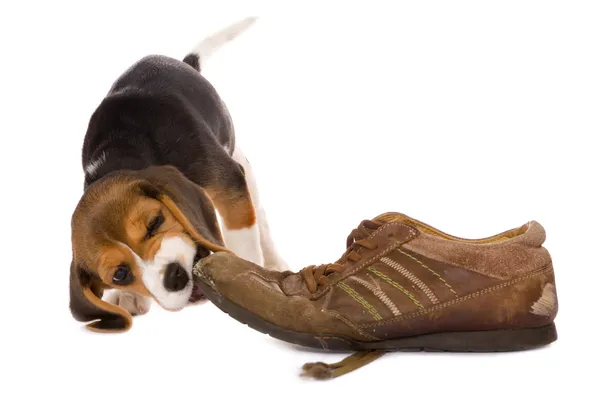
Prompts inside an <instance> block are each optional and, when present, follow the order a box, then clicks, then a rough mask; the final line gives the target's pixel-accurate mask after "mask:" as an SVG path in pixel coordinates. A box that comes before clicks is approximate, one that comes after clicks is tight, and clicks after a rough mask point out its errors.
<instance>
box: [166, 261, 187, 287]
mask: <svg viewBox="0 0 600 400" xmlns="http://www.w3.org/2000/svg"><path fill="white" fill-rule="evenodd" d="M189 280H190V278H188V275H187V273H186V272H185V269H183V267H182V266H181V264H179V263H171V264H169V265H167V270H166V271H165V283H164V285H165V289H167V290H168V291H169V292H178V291H180V290H181V289H183V288H184V287H185V285H187V283H188V281H189Z"/></svg>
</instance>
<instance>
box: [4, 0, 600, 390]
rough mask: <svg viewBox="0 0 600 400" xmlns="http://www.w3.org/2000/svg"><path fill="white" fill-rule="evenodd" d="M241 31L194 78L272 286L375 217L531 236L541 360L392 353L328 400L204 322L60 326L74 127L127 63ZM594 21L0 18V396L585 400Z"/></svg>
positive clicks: (463, 10) (83, 14) (214, 321)
mask: <svg viewBox="0 0 600 400" xmlns="http://www.w3.org/2000/svg"><path fill="white" fill-rule="evenodd" d="M281 3H285V5H283V4H281ZM248 15H258V16H260V17H261V19H260V20H259V22H258V23H257V24H256V25H255V26H254V27H253V28H252V29H251V30H250V31H248V32H247V33H246V34H245V35H244V36H243V37H241V38H239V39H238V40H237V41H236V42H234V43H232V44H231V45H229V47H226V48H224V49H223V50H222V51H221V52H220V53H219V54H217V55H216V56H215V57H214V58H213V59H212V61H211V62H210V63H209V64H208V65H207V66H206V68H205V76H207V77H208V78H209V79H210V81H211V82H212V83H213V84H214V85H215V87H216V88H217V90H218V91H219V93H220V94H221V96H222V97H223V99H224V100H225V102H226V103H227V105H228V107H229V108H230V111H231V113H232V115H233V119H234V122H235V124H236V129H237V132H238V140H239V143H240V144H241V146H242V148H243V149H244V151H245V153H246V155H247V156H248V158H249V159H250V161H251V162H252V164H253V165H254V168H255V172H256V174H257V178H258V181H259V188H260V189H261V196H262V199H263V203H264V205H265V208H266V211H267V213H268V215H269V217H270V223H271V227H272V231H273V234H274V236H275V241H276V242H277V244H278V246H279V248H280V250H281V252H282V253H283V255H284V257H285V258H286V259H287V260H288V261H289V263H290V266H291V268H292V269H294V270H298V269H300V268H301V267H304V266H306V265H309V264H313V263H317V264H319V263H325V262H331V261H334V260H335V259H336V258H337V257H338V256H339V255H340V254H341V253H342V252H343V251H344V244H345V240H346V236H347V234H348V233H349V232H350V230H351V229H353V228H354V227H355V226H356V225H357V224H358V223H359V222H360V221H361V220H362V219H365V218H372V217H374V216H376V215H378V214H380V213H382V212H385V211H399V212H403V213H406V214H408V215H409V216H412V217H414V218H417V219H420V220H422V221H424V222H427V223H429V224H432V225H434V226H436V227H438V228H439V229H442V230H444V231H446V232H449V233H452V234H454V235H458V236H463V237H468V238H474V237H482V236H489V235H493V234H495V233H498V232H500V231H503V230H506V229H510V228H513V227H517V226H520V225H521V224H523V223H525V222H527V221H529V220H537V221H538V222H540V223H541V224H542V225H543V226H544V227H545V228H546V231H547V241H546V246H547V248H548V249H549V250H550V252H551V254H552V256H553V258H554V265H555V269H556V279H557V288H558V295H559V304H560V311H559V315H558V318H557V320H556V323H557V327H558V332H559V340H558V341H557V342H556V343H555V344H553V345H551V346H549V347H547V348H544V349H541V350H536V351H529V352H524V353H512V354H492V355H480V354H479V355H478V354H470V355H460V354H423V353H422V354H409V353H398V354H390V355H386V356H385V357H383V358H382V359H380V360H378V361H376V362H374V363H373V364H370V365H369V366H367V367H365V368H362V369H360V370H357V371H355V372H353V373H351V374H349V375H347V376H345V377H343V378H340V379H339V380H334V381H330V382H325V383H323V382H314V381H307V380H304V379H301V378H300V377H299V375H298V373H299V368H300V366H301V365H302V364H303V363H304V362H308V361H319V360H320V361H329V362H333V361H336V360H339V359H341V358H342V357H343V356H345V355H346V354H326V353H319V352H314V351H311V350H306V349H300V348H296V347H292V346H289V345H287V344H285V343H283V342H279V341H276V340H275V339H272V338H270V337H268V336H265V335H262V334H260V333H258V332H255V331H253V330H251V329H249V328H247V327H245V326H243V325H241V324H239V323H237V322H236V321H234V320H231V319H229V318H228V317H227V316H226V315H225V314H224V313H221V312H220V311H218V310H217V308H216V307H214V306H213V305H212V304H210V303H205V304H203V305H200V306H197V307H193V308H189V309H186V310H184V311H182V312H179V313H168V312H166V311H163V310H162V309H160V308H159V307H158V306H157V305H156V304H155V305H153V308H152V310H151V311H150V313H149V314H147V315H145V316H143V317H140V318H136V319H135V321H134V325H133V328H132V330H131V331H130V332H128V333H125V334H122V335H102V334H93V333H90V332H88V331H86V330H85V329H84V328H83V327H82V325H81V324H80V323H78V322H76V321H75V320H73V319H72V318H71V315H70V313H69V309H68V275H69V262H70V257H71V253H70V251H71V249H70V217H71V213H72V211H73V209H74V207H75V204H76V203H77V201H78V200H79V196H80V195H81V192H82V184H83V173H82V170H81V165H80V149H81V145H82V141H83V137H84V133H85V130H86V126H87V122H88V119H89V117H90V115H91V113H92V112H93V110H94V108H95V107H96V106H97V105H98V104H99V102H100V101H101V100H102V97H103V96H104V95H105V93H106V91H107V90H108V88H109V87H110V85H111V84H112V82H113V81H114V80H115V79H116V78H117V76H118V75H119V74H120V73H121V72H123V71H124V70H125V69H126V68H127V67H129V65H130V64H131V63H133V62H135V61H136V60H137V59H138V58H140V57H143V56H145V55H146V54H150V53H159V54H165V55H169V56H173V57H176V58H182V57H183V56H184V55H185V54H186V52H187V51H188V50H189V49H190V48H191V47H192V46H193V45H194V44H195V43H196V42H197V41H198V40H199V39H201V38H202V37H204V36H205V35H207V34H209V33H211V32H212V31H213V30H215V29H220V28H222V27H224V26H226V25H228V24H230V23H231V22H234V21H236V20H238V19H241V18H244V17H246V16H248ZM599 21H600V13H599V8H598V2H594V1H590V2H584V1H562V2H558V1H548V0H545V1H524V0H519V1H509V0H503V1H497V2H490V1H486V2H484V1H438V2H434V1H418V2H416V1H415V2H400V1H387V2H376V1H371V0H369V1H360V2H358V1H357V2H350V1H340V2H336V3H334V2H325V1H319V2H314V3H311V2H309V1H306V0H305V1H294V2H291V1H286V2H284V1H278V2H265V1H262V2H256V1H250V0H246V1H239V2H232V1H224V0H213V1H199V0H195V1H189V2H183V1H176V0H171V1H168V2H156V3H154V2H150V1H145V2H135V3H134V2H125V1H119V2H114V1H102V2H84V1H80V2H72V3H71V4H68V3H65V2H58V1H44V2H25V1H23V2H11V3H10V4H8V2H3V3H2V6H0V30H1V32H0V33H1V35H0V41H1V47H0V59H1V63H0V68H1V70H0V84H1V85H0V86H1V89H0V96H1V98H2V104H1V119H0V134H1V135H2V136H1V137H2V146H1V151H2V157H1V158H0V163H1V168H0V171H1V172H0V173H1V174H2V196H1V198H2V204H1V208H0V209H1V210H2V226H3V229H2V232H3V234H2V253H1V254H2V257H1V259H2V266H1V268H2V275H1V276H2V278H1V285H2V290H1V291H0V296H1V299H0V300H1V301H0V307H2V322H1V323H0V335H1V337H2V339H1V341H0V348H1V353H0V363H1V370H2V372H1V375H0V382H1V383H0V397H1V398H2V399H17V398H28V399H33V398H78V399H99V398H108V399H129V398H132V399H137V398H157V399H160V398H169V399H177V398H187V399H206V398H225V397H226V396H228V395H231V396H235V398H242V397H244V398H257V399H265V398H268V399H271V398H273V399H288V398H293V399H295V398H303V399H307V398H322V399H327V398H336V399H347V398H370V399H374V400H376V399H380V398H394V399H396V398H405V399H424V398H425V399H430V398H441V399H451V398H461V399H466V398H502V399H506V398H516V399H520V398H546V396H552V397H553V396H561V397H562V396H566V395H568V396H569V397H570V398H593V397H595V396H597V389H592V384H594V383H595V380H596V379H597V371H598V369H597V368H598V367H597V357H598V355H599V352H598V349H597V346H598V331H597V328H598V324H597V320H598V308H597V296H598V289H597V287H598V286H597V281H596V280H597V278H598V267H600V265H599V264H600V262H599V258H598V242H599V240H600V238H599V237H598V233H597V230H596V229H597V227H598V223H600V220H599V211H598V205H599V204H600V202H599V200H600V199H599V196H598V194H597V186H598V172H599V168H598V167H599V164H600V163H599V161H598V149H599V148H598V145H597V138H598V134H599V133H600V129H599V128H600V118H599V112H598V110H599V106H600V104H599V103H600V58H599V54H600V53H599V48H600V47H599V46H600V24H599ZM594 371H595V372H594ZM366 396H369V397H366Z"/></svg>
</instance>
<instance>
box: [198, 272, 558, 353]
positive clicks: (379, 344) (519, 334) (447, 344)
mask: <svg viewBox="0 0 600 400" xmlns="http://www.w3.org/2000/svg"><path fill="white" fill-rule="evenodd" d="M196 283H197V284H198V286H199V287H200V288H201V289H202V291H203V292H204V294H205V296H206V297H207V298H208V299H209V300H210V301H211V302H212V303H213V304H215V305H216V306H217V307H218V308H219V309H220V310H221V311H223V312H225V313H227V314H229V316H230V317H232V318H233V319H235V320H237V321H238V322H241V323H242V324H245V325H247V326H249V327H250V328H252V329H254V330H256V331H259V332H261V333H264V334H267V335H269V336H271V337H273V338H275V339H278V340H281V341H284V342H288V343H292V344H296V345H300V346H305V347H311V348H316V349H325V350H339V351H344V350H352V351H359V350H388V351H448V352H478V353H479V352H508V351H522V350H528V349H533V348H536V347H541V346H545V345H548V344H550V343H552V342H554V341H556V340H557V338H558V335H557V332H556V326H555V324H554V323H551V324H549V325H545V326H541V327H537V328H527V329H501V330H492V331H475V332H441V333H430V334H425V335H418V336H410V337H404V338H399V339H386V340H379V341H372V342H362V341H357V340H354V339H351V338H348V337H345V336H340V335H330V334H327V335H321V334H314V333H306V332H295V331H291V330H287V329H283V328H280V327H278V326H276V325H274V324H272V323H270V322H268V321H265V320H264V319H262V318H261V317H259V316H258V315H256V314H253V313H251V312H249V311H247V310H245V309H243V308H242V307H240V306H239V305H237V304H236V303H234V302H232V301H230V300H228V299H226V298H225V297H223V296H222V295H220V294H219V293H217V292H216V291H215V290H214V289H212V288H211V287H210V286H209V285H208V284H206V283H205V282H204V281H202V279H197V280H196Z"/></svg>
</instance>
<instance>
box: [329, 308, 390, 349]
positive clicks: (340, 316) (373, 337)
mask: <svg viewBox="0 0 600 400" xmlns="http://www.w3.org/2000/svg"><path fill="white" fill-rule="evenodd" d="M327 314H329V315H331V316H332V317H334V318H337V319H339V320H340V321H342V322H343V323H345V324H346V325H348V326H349V327H350V328H352V329H354V330H355V331H356V332H357V333H358V334H360V335H362V336H363V337H365V338H367V339H369V340H379V338H377V337H375V336H373V335H369V334H368V333H366V332H365V331H363V330H362V329H360V327H358V326H357V325H355V324H353V323H352V322H350V321H349V320H348V319H346V318H344V317H343V316H342V315H341V314H340V313H338V312H337V311H333V310H331V311H327ZM323 338H325V339H326V337H324V336H323ZM338 339H339V338H338ZM340 340H343V339H340ZM345 342H346V343H349V342H348V341H347V340H345Z"/></svg>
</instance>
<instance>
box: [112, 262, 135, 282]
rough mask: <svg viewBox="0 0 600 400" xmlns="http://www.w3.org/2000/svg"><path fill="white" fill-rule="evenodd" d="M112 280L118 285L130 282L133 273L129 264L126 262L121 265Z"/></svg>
mask: <svg viewBox="0 0 600 400" xmlns="http://www.w3.org/2000/svg"><path fill="white" fill-rule="evenodd" d="M112 280H113V283H115V284H116V285H128V284H130V283H131V282H132V281H133V274H132V273H131V269H130V268H129V266H128V265H126V264H121V265H119V266H118V267H117V270H116V271H115V274H114V275H113V279H112Z"/></svg>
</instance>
